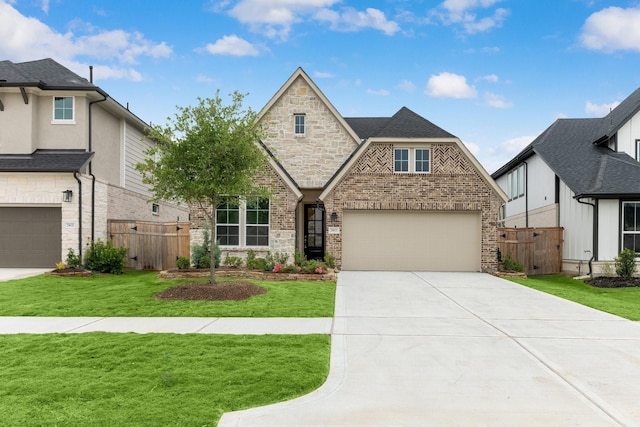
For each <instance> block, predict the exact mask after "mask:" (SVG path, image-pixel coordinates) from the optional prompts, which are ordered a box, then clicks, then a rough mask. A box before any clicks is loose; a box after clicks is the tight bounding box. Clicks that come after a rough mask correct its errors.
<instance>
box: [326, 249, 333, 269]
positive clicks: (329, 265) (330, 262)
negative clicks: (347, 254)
mask: <svg viewBox="0 0 640 427" xmlns="http://www.w3.org/2000/svg"><path fill="white" fill-rule="evenodd" d="M324 264H325V265H326V266H327V268H335V267H336V257H334V256H333V255H331V254H330V253H329V252H327V253H325V254H324Z"/></svg>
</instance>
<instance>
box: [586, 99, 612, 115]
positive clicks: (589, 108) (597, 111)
mask: <svg viewBox="0 0 640 427" xmlns="http://www.w3.org/2000/svg"><path fill="white" fill-rule="evenodd" d="M619 104H620V103H619V102H618V101H616V102H612V103H611V104H594V103H592V102H591V101H587V103H586V104H585V106H584V111H585V113H587V114H588V115H590V116H592V117H603V116H606V115H607V114H609V112H610V111H611V110H613V109H614V108H616V107H617V106H618V105H619Z"/></svg>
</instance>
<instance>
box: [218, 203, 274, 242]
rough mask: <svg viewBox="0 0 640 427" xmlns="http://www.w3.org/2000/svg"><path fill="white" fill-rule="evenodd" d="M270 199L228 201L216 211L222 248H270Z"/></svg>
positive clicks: (219, 240)
mask: <svg viewBox="0 0 640 427" xmlns="http://www.w3.org/2000/svg"><path fill="white" fill-rule="evenodd" d="M269 217H270V205H269V199H266V198H261V197H248V198H247V199H246V200H241V199H240V198H238V197H233V198H229V199H227V200H226V201H225V202H223V203H221V204H220V205H218V208H217V209H216V240H218V242H219V244H220V246H269Z"/></svg>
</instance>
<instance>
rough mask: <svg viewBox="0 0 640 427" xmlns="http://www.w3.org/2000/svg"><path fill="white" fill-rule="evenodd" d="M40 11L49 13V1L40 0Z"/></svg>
mask: <svg viewBox="0 0 640 427" xmlns="http://www.w3.org/2000/svg"><path fill="white" fill-rule="evenodd" d="M42 11H43V12H44V13H47V14H48V13H49V0H42Z"/></svg>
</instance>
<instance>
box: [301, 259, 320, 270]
mask: <svg viewBox="0 0 640 427" xmlns="http://www.w3.org/2000/svg"><path fill="white" fill-rule="evenodd" d="M300 267H302V271H304V272H305V273H316V272H317V271H316V270H317V269H318V268H320V269H322V263H320V261H318V260H315V259H311V260H308V261H305V262H303V263H302V265H301V266H300Z"/></svg>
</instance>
